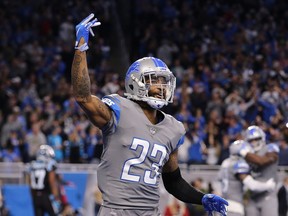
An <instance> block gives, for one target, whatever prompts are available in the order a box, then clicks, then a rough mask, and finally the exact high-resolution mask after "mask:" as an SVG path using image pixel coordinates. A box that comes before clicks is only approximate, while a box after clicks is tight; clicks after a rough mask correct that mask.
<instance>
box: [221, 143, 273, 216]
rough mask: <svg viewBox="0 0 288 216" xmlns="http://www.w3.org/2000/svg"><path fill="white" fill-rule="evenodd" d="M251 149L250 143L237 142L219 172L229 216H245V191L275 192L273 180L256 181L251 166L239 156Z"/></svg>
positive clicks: (232, 145)
mask: <svg viewBox="0 0 288 216" xmlns="http://www.w3.org/2000/svg"><path fill="white" fill-rule="evenodd" d="M244 148H245V149H246V151H248V149H250V151H251V152H253V149H252V147H251V146H250V144H249V143H247V142H246V141H244V140H236V141H234V142H233V143H232V144H231V145H230V147H229V153H230V155H229V158H227V159H225V160H224V161H223V162H222V164H221V168H220V171H219V179H220V180H221V183H222V187H221V189H222V195H223V198H225V199H227V201H228V202H229V208H228V215H229V216H244V205H243V194H244V191H245V189H249V190H251V191H254V192H264V191H273V190H274V189H275V187H276V183H275V181H274V180H273V179H270V180H268V181H265V182H260V181H257V180H255V179H254V178H253V177H252V176H251V174H250V171H251V169H250V166H249V165H248V163H247V162H246V161H245V160H244V159H243V158H242V157H240V156H239V155H238V153H239V152H240V149H244Z"/></svg>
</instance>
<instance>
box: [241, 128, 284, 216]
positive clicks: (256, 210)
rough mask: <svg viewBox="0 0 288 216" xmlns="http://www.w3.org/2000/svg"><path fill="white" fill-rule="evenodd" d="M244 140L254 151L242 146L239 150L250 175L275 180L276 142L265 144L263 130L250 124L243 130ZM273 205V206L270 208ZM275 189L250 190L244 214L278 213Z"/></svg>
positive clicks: (251, 215)
mask: <svg viewBox="0 0 288 216" xmlns="http://www.w3.org/2000/svg"><path fill="white" fill-rule="evenodd" d="M245 140H246V141H247V142H249V144H250V145H251V146H252V148H253V150H254V153H252V152H251V151H250V149H249V148H247V147H245V146H243V148H242V149H240V150H239V155H241V156H242V157H243V158H244V159H245V160H246V161H247V162H248V163H249V165H250V167H251V168H252V172H251V174H252V176H253V178H254V179H256V180H258V181H262V182H264V181H267V180H269V179H271V178H273V179H274V181H275V182H277V169H278V153H279V147H278V146H277V145H276V144H273V143H271V144H267V145H266V136H265V133H264V131H263V130H262V129H261V128H260V127H258V126H255V125H253V126H250V127H248V128H247V130H246V131H245ZM271 206H273V208H271ZM277 206H278V201H277V190H276V188H275V189H274V190H273V191H266V192H256V191H251V193H250V194H249V200H248V205H247V207H246V208H245V210H246V216H260V215H261V216H271V215H277V214H278V211H277V209H278V207H277Z"/></svg>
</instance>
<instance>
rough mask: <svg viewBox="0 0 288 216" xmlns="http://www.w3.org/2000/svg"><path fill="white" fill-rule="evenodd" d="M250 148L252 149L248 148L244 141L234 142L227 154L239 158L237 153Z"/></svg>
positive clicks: (248, 145)
mask: <svg viewBox="0 0 288 216" xmlns="http://www.w3.org/2000/svg"><path fill="white" fill-rule="evenodd" d="M245 146H246V148H250V149H251V150H252V147H251V146H250V144H249V143H247V142H246V141H245V140H235V141H234V142H232V143H231V145H230V146H229V153H230V156H237V157H238V156H239V152H240V149H241V148H244V147H245Z"/></svg>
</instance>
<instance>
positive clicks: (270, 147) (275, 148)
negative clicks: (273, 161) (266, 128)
mask: <svg viewBox="0 0 288 216" xmlns="http://www.w3.org/2000/svg"><path fill="white" fill-rule="evenodd" d="M267 151H268V152H276V153H279V152H280V149H279V146H278V145H277V144H275V143H269V144H268V145H267Z"/></svg>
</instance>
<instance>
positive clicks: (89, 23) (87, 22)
mask: <svg viewBox="0 0 288 216" xmlns="http://www.w3.org/2000/svg"><path fill="white" fill-rule="evenodd" d="M93 17H94V14H93V13H91V14H90V15H89V16H88V17H86V18H85V19H84V20H82V21H81V22H80V23H79V24H78V25H77V26H76V42H75V49H78V50H80V51H81V52H83V51H85V50H87V49H89V46H88V41H89V32H90V33H91V35H92V36H94V32H93V30H92V27H95V26H99V25H101V23H100V22H99V21H98V19H97V18H95V19H93V20H91V19H92V18H93ZM81 38H83V39H84V43H83V44H82V45H80V46H78V45H79V42H80V39H81Z"/></svg>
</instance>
